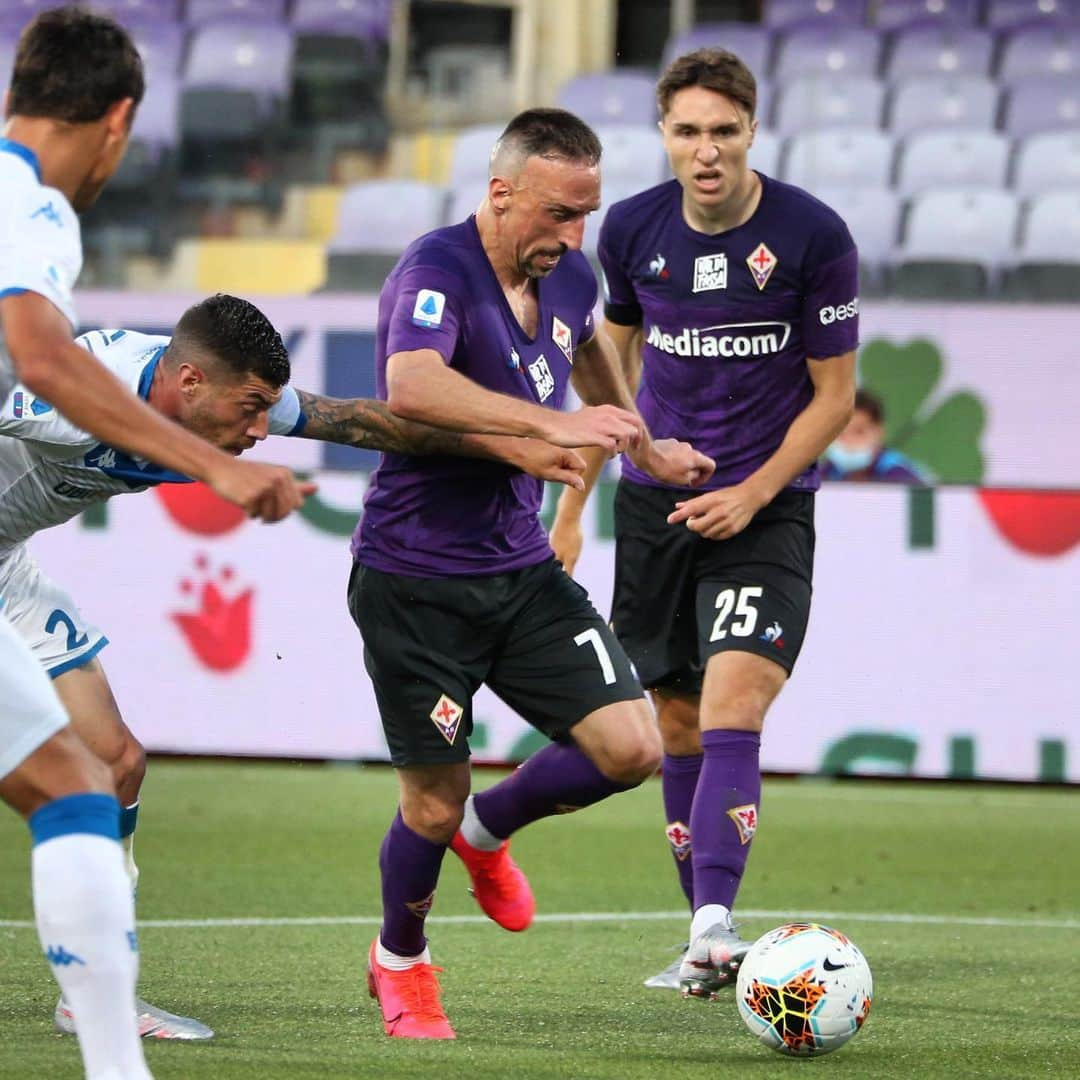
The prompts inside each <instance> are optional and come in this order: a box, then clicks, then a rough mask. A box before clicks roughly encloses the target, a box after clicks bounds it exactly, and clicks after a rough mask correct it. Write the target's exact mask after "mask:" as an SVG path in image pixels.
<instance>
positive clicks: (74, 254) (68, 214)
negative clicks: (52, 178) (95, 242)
mask: <svg viewBox="0 0 1080 1080" xmlns="http://www.w3.org/2000/svg"><path fill="white" fill-rule="evenodd" d="M81 269H82V241H81V239H80V233H79V219H78V218H77V217H76V216H75V213H74V211H73V210H72V209H71V207H70V206H69V205H68V204H67V202H66V201H64V199H63V197H62V196H61V195H60V193H59V192H56V191H53V190H51V189H49V188H32V189H26V190H23V191H17V192H16V193H15V194H14V197H13V204H12V205H10V206H8V207H6V208H5V209H3V210H2V211H0V296H6V295H13V294H18V293H24V292H35V293H39V294H40V295H41V296H44V297H45V299H46V300H48V301H49V302H50V303H51V304H53V305H54V306H55V307H56V308H58V309H59V310H60V311H61V312H62V313H63V315H64V316H65V318H66V319H67V320H68V322H70V323H71V324H72V326H74V325H75V323H76V322H77V318H76V315H75V304H74V300H73V299H72V289H73V288H74V285H75V281H76V279H77V278H78V276H79V271H80V270H81Z"/></svg>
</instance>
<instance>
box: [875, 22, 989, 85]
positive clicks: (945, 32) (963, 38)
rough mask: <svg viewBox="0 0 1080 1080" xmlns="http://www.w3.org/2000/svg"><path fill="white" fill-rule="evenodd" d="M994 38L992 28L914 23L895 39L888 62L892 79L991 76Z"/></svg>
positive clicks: (887, 72) (899, 32)
mask: <svg viewBox="0 0 1080 1080" xmlns="http://www.w3.org/2000/svg"><path fill="white" fill-rule="evenodd" d="M993 52H994V39H993V36H992V35H991V33H990V31H989V30H975V29H972V28H970V27H954V26H938V25H933V26H913V27H911V28H910V29H907V30H900V31H898V32H897V34H896V36H895V38H894V39H893V45H892V48H891V49H890V50H889V59H888V62H887V63H886V74H887V75H888V77H889V78H890V79H893V80H895V79H903V78H906V77H908V76H910V75H989V74H990V61H991V59H992V56H993Z"/></svg>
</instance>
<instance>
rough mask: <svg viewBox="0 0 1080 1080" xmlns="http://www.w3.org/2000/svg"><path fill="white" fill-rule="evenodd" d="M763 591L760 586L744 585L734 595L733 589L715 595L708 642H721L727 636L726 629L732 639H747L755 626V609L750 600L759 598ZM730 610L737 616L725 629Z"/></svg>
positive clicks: (722, 590) (756, 614) (723, 590)
mask: <svg viewBox="0 0 1080 1080" xmlns="http://www.w3.org/2000/svg"><path fill="white" fill-rule="evenodd" d="M763 592H764V589H762V587H761V586H760V585H746V586H744V587H743V588H741V589H740V590H739V592H738V595H736V593H735V590H734V589H721V590H720V592H718V593H717V594H716V610H717V612H718V614H717V616H716V622H714V623H713V628H712V633H711V634H710V635H709V640H710V641H723V639H724V638H726V637H727V636H728V629H730V630H731V636H732V637H749V636H750V635H751V634H752V633H753V632H754V627H756V626H757V617H758V612H757V608H756V607H754V605H753V604H751V603H750V601H751V600H757V599H758V598H760V596H761V594H762V593H763ZM732 609H734V611H735V614H736V615H738V616H739V618H738V620H736V621H735V622H733V623H732V624H731V626H730V627H725V626H724V623H726V622H727V620H728V617H729V616H730V615H731V612H732Z"/></svg>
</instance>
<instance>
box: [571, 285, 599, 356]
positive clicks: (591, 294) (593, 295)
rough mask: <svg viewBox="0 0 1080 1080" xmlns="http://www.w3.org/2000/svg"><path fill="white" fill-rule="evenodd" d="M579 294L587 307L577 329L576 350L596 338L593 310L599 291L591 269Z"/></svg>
mask: <svg viewBox="0 0 1080 1080" xmlns="http://www.w3.org/2000/svg"><path fill="white" fill-rule="evenodd" d="M581 292H582V296H583V297H585V298H586V299H587V302H588V307H587V308H586V309H585V316H584V318H583V319H582V320H581V326H580V327H578V333H577V347H578V348H580V347H581V346H582V345H584V344H585V343H586V342H588V341H592V339H593V338H594V337H595V336H596V319H595V317H594V316H593V309H594V308H595V307H596V300H597V297H598V296H599V295H600V290H599V288H598V286H597V284H596V275H595V274H594V273H593V272H592V270H591V268H590V271H589V273H588V275H587V276H586V278H585V282H584V285H583V286H582V290H581Z"/></svg>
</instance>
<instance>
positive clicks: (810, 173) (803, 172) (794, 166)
mask: <svg viewBox="0 0 1080 1080" xmlns="http://www.w3.org/2000/svg"><path fill="white" fill-rule="evenodd" d="M892 159H893V142H892V139H890V138H889V136H888V135H886V134H885V133H884V132H882V131H878V130H876V129H872V128H836V129H833V128H826V129H824V130H822V131H807V132H803V133H802V134H801V135H795V136H793V137H792V138H791V140H790V141H789V142H788V147H787V153H786V154H785V156H784V179H785V180H786V181H787V182H788V183H789V184H797V185H798V186H799V187H802V188H806V189H807V190H808V191H811V192H815V193H816V192H817V191H818V189H819V188H822V187H834V188H836V187H845V188H851V187H888V185H889V179H890V175H891V172H892Z"/></svg>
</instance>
